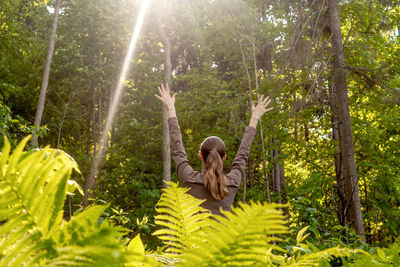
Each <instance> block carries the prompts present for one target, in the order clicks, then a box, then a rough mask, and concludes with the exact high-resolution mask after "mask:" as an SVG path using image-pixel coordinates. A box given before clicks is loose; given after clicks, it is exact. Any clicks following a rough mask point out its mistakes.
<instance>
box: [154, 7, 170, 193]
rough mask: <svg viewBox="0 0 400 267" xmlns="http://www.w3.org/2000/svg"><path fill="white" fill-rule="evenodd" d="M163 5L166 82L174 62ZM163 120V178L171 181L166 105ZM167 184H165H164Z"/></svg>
mask: <svg viewBox="0 0 400 267" xmlns="http://www.w3.org/2000/svg"><path fill="white" fill-rule="evenodd" d="M160 8H161V7H158V8H157V15H156V17H157V28H158V33H159V35H160V38H161V42H162V43H163V48H164V55H165V59H164V81H165V83H167V84H169V85H170V83H171V75H172V64H171V43H170V41H169V38H168V35H167V33H166V32H165V29H164V26H163V24H162V21H161V11H160ZM162 121H163V144H162V146H163V178H164V180H165V181H171V151H170V144H171V140H170V137H169V127H168V112H167V109H166V107H164V105H163V107H162ZM164 186H165V184H164Z"/></svg>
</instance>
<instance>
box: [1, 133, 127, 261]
mask: <svg viewBox="0 0 400 267" xmlns="http://www.w3.org/2000/svg"><path fill="white" fill-rule="evenodd" d="M28 140H29V137H27V138H25V139H24V140H23V141H22V142H21V143H20V144H19V145H18V146H17V147H16V148H15V150H14V151H13V153H12V154H10V148H11V147H10V143H9V142H8V140H7V138H5V145H4V147H3V150H2V153H1V157H0V170H1V173H0V192H1V195H0V208H1V209H0V221H1V222H2V224H1V226H0V265H2V266H8V265H10V266H11V265H12V266H19V265H28V266H30V265H35V264H37V265H43V264H47V265H49V266H60V265H63V266H65V265H81V266H109V265H111V264H113V265H117V266H118V265H121V264H122V263H124V262H125V257H126V256H127V255H129V253H125V252H124V250H123V249H122V244H121V241H120V240H121V235H122V233H123V232H121V229H119V228H116V227H114V226H112V225H110V224H108V223H107V222H103V223H101V224H100V223H99V221H98V220H99V217H100V216H101V215H102V213H103V212H104V210H105V209H106V206H93V207H90V208H89V209H87V210H85V211H84V212H82V213H80V214H78V215H77V216H75V217H73V218H72V219H71V220H70V221H68V222H66V221H64V220H63V205H64V200H65V197H66V195H67V193H68V181H69V180H68V179H69V178H70V174H71V171H72V170H73V169H75V170H77V171H78V167H77V165H76V163H75V161H73V160H72V158H71V157H69V156H68V155H67V154H66V153H65V152H63V151H60V150H54V149H50V148H45V149H42V150H39V151H36V150H35V151H29V152H24V151H23V148H24V146H25V145H26V143H27V141H28ZM74 189H75V188H74Z"/></svg>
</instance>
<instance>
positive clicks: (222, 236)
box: [179, 203, 288, 266]
mask: <svg viewBox="0 0 400 267" xmlns="http://www.w3.org/2000/svg"><path fill="white" fill-rule="evenodd" d="M278 207H282V205H274V204H272V205H271V204H261V203H251V204H250V205H246V204H241V205H240V207H238V208H233V209H232V212H226V211H222V213H223V215H224V216H218V217H216V220H212V219H208V220H207V222H206V223H208V224H209V225H210V227H209V228H207V230H206V231H203V233H202V234H201V233H200V235H198V236H197V237H198V238H197V239H194V240H195V242H194V247H192V248H188V249H187V250H185V251H184V254H183V256H182V262H181V263H180V264H179V265H180V266H185V265H188V264H190V265H191V266H247V265H249V266H250V265H251V266H265V265H271V264H273V262H281V261H282V260H283V257H281V256H279V255H274V253H273V252H274V251H281V250H282V249H281V248H279V247H278V246H277V245H275V243H276V242H279V241H281V240H282V239H281V238H279V237H278V236H277V235H281V234H286V233H288V228H287V226H286V225H285V224H286V221H285V218H284V216H283V215H282V212H281V211H279V210H278V209H277V208H278Z"/></svg>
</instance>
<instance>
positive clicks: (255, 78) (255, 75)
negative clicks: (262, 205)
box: [251, 25, 271, 203]
mask: <svg viewBox="0 0 400 267" xmlns="http://www.w3.org/2000/svg"><path fill="white" fill-rule="evenodd" d="M251 37H252V38H251V40H252V48H253V63H254V80H255V83H256V96H257V99H258V75H257V74H258V73H257V72H258V68H257V57H256V42H255V40H254V27H253V25H251ZM251 97H252V96H251ZM259 124H260V137H261V148H262V150H261V151H262V155H263V166H264V177H265V188H266V189H267V199H268V203H271V196H270V192H269V181H268V180H269V177H268V172H267V160H266V159H265V145H264V132H263V126H262V120H261V118H260V123H259Z"/></svg>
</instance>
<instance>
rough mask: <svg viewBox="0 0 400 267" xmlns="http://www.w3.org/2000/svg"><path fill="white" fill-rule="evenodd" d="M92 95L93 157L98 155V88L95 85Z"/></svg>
mask: <svg viewBox="0 0 400 267" xmlns="http://www.w3.org/2000/svg"><path fill="white" fill-rule="evenodd" d="M92 94H93V95H92V96H93V99H92V100H93V101H92V102H93V103H92V118H93V123H92V128H93V129H92V134H93V157H94V156H95V155H96V151H97V142H96V135H97V131H96V102H97V101H96V88H95V87H94V86H93V88H92Z"/></svg>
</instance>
